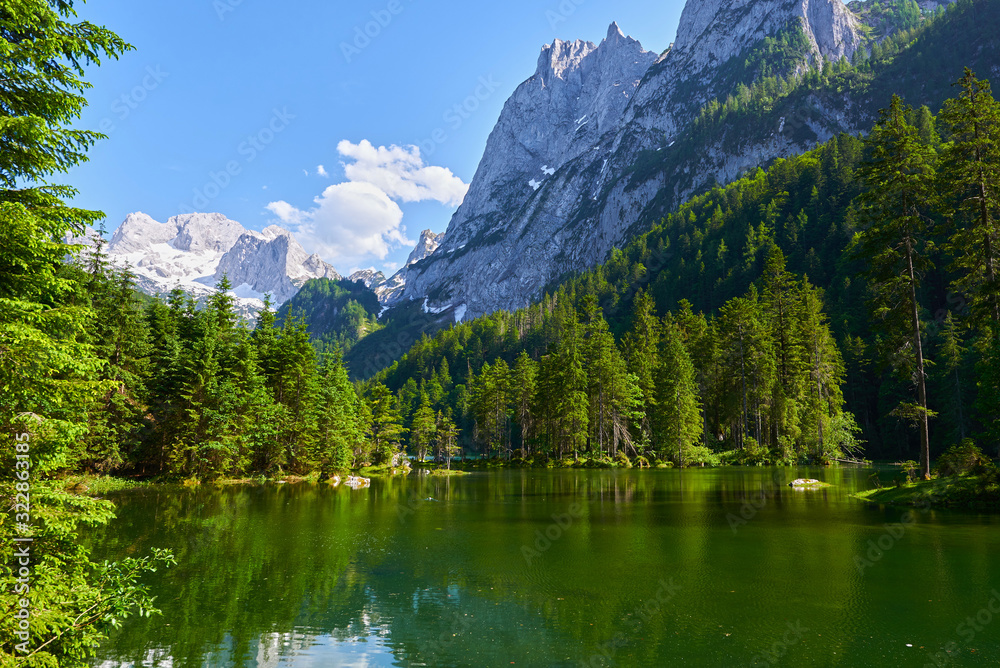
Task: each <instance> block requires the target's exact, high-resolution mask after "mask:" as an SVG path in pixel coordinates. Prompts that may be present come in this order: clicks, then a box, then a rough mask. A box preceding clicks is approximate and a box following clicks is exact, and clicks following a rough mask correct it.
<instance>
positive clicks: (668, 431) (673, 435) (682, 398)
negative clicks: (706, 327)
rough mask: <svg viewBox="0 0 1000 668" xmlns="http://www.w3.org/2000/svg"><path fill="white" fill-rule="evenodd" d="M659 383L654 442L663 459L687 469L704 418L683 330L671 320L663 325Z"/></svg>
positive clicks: (654, 413) (699, 437) (698, 438)
mask: <svg viewBox="0 0 1000 668" xmlns="http://www.w3.org/2000/svg"><path fill="white" fill-rule="evenodd" d="M656 381H657V382H656V408H655V410H654V412H653V419H652V423H653V434H654V438H655V443H656V445H657V448H658V450H659V451H660V452H661V453H662V454H663V456H665V457H669V458H670V459H672V460H673V461H674V462H675V463H676V464H677V465H678V466H684V465H685V464H686V463H690V456H689V451H690V449H691V447H692V446H694V445H695V444H696V443H697V442H698V441H699V440H700V439H701V435H702V415H701V406H700V402H699V399H698V384H697V380H696V378H695V370H694V364H693V363H692V362H691V357H690V355H689V354H688V351H687V349H685V347H684V343H683V342H682V341H681V332H680V328H679V327H678V326H677V325H676V324H675V323H674V322H672V321H671V320H669V319H668V320H667V321H666V322H665V324H664V326H663V338H662V340H661V343H660V356H659V364H658V368H657V376H656Z"/></svg>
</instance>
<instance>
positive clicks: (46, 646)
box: [0, 0, 169, 666]
mask: <svg viewBox="0 0 1000 668" xmlns="http://www.w3.org/2000/svg"><path fill="white" fill-rule="evenodd" d="M74 18H75V14H74V12H73V3H72V2H71V1H60V2H43V1H41V0H23V1H20V2H15V3H4V4H3V6H2V7H0V99H2V100H3V103H2V113H0V446H2V447H0V471H2V473H0V495H2V496H3V497H4V498H7V499H13V498H14V493H15V471H16V470H18V469H20V467H15V454H16V453H25V452H27V453H28V454H29V459H30V464H31V465H30V470H29V478H30V501H31V518H30V519H31V526H30V527H29V528H27V529H25V528H22V529H21V530H20V531H19V533H20V534H21V536H22V537H27V536H28V535H29V534H30V537H31V539H32V540H33V543H32V545H31V584H32V586H31V589H30V592H25V593H24V594H22V596H23V597H26V598H27V599H28V600H29V602H30V607H31V612H32V616H31V624H30V626H29V628H28V629H27V633H28V637H27V638H26V639H24V642H23V645H22V649H23V650H24V651H21V650H19V649H17V648H15V644H16V643H18V642H19V640H20V639H18V638H17V637H16V636H15V635H14V631H15V629H16V626H15V622H16V620H15V619H14V617H13V614H9V612H8V611H13V610H14V609H15V602H16V599H18V598H20V597H19V596H18V595H17V594H16V593H15V592H14V585H15V576H14V571H13V564H15V559H14V543H13V540H12V539H13V538H14V535H15V534H14V525H13V523H12V522H9V521H6V522H3V523H2V524H0V545H2V549H0V564H2V566H0V591H2V593H0V608H2V609H3V610H4V611H5V615H4V618H3V620H2V621H0V632H2V639H0V664H3V665H15V664H17V665H25V666H28V665H33V666H34V665H39V666H40V665H46V666H58V665H62V666H83V665H86V664H87V663H88V661H87V659H88V658H89V657H90V656H91V655H92V654H93V653H94V652H93V650H94V646H95V645H96V644H97V643H98V642H99V641H100V640H102V639H103V638H104V637H105V634H106V633H107V632H108V631H109V630H110V628H111V625H112V623H113V622H115V621H117V620H118V619H121V618H122V617H125V616H128V615H129V614H132V613H134V612H135V611H137V610H138V611H140V612H145V611H149V610H150V609H152V600H151V598H150V596H149V595H148V594H147V593H146V592H145V590H144V589H143V588H141V587H139V586H138V578H139V577H140V576H141V575H142V574H143V573H144V572H145V571H147V570H152V568H153V562H154V561H159V562H162V561H169V557H168V556H167V555H163V554H160V555H158V556H154V557H153V558H144V559H131V560H127V561H126V562H123V563H118V564H106V565H104V566H103V567H102V566H99V565H98V564H95V563H93V562H91V560H90V552H89V549H88V548H87V547H86V546H85V545H84V543H83V541H81V540H79V539H78V536H77V530H78V527H79V526H80V525H81V524H83V523H86V524H91V525H93V524H103V523H106V522H107V521H109V520H110V519H111V517H112V516H113V508H112V506H111V504H110V503H109V502H106V501H100V500H97V499H90V498H86V497H76V496H74V495H71V494H69V493H68V492H66V491H65V489H64V486H63V485H62V484H61V483H60V482H59V481H58V480H53V478H54V477H55V476H56V475H57V474H58V472H59V471H61V470H65V469H72V468H73V467H75V466H76V464H77V463H78V462H77V461H76V459H77V457H78V456H79V455H80V454H82V453H81V451H80V449H79V448H78V447H77V443H78V441H79V440H80V439H83V438H85V437H86V436H87V432H88V428H89V425H88V417H89V416H88V410H89V409H91V408H92V407H93V406H94V403H95V401H97V400H98V399H99V398H100V397H103V396H104V395H105V393H107V392H109V391H113V390H114V387H113V386H112V384H111V383H109V382H107V380H106V379H105V380H102V379H101V378H100V372H101V360H100V359H99V357H98V356H97V355H95V352H94V349H93V346H92V345H91V343H90V342H89V341H88V335H87V332H88V330H89V327H90V325H91V324H92V322H93V318H94V311H93V309H92V308H91V307H90V305H89V304H87V303H86V296H85V292H84V291H85V283H84V282H83V281H82V280H81V276H80V273H79V272H78V271H74V270H73V269H72V268H70V267H67V266H66V265H65V263H64V262H63V259H64V258H65V257H66V256H67V255H70V254H72V253H74V251H75V249H74V248H73V247H72V246H70V245H68V244H66V243H65V242H64V241H63V239H65V238H66V237H67V235H80V234H82V233H84V230H85V229H86V227H87V225H90V224H93V223H94V222H95V221H97V220H100V219H101V218H103V214H101V213H100V212H97V211H86V210H83V209H78V208H73V207H69V206H67V205H66V204H65V202H64V200H67V199H70V198H72V197H73V196H75V195H76V194H77V193H76V191H75V190H74V189H72V188H69V187H66V186H58V185H51V184H49V183H48V179H49V177H50V176H51V175H53V174H55V173H59V172H64V171H66V170H68V169H70V168H72V167H74V166H76V165H79V164H80V163H82V162H84V161H85V160H86V151H87V150H88V149H89V148H90V147H91V146H92V145H93V144H94V142H95V141H96V140H97V139H100V138H102V136H101V135H99V134H97V133H94V132H89V131H84V130H72V129H69V125H70V124H71V123H73V122H74V121H75V120H76V119H78V118H79V117H80V114H81V111H82V110H83V108H84V107H85V106H86V99H85V98H84V97H83V92H84V91H85V90H86V89H87V88H88V87H89V84H88V83H87V82H86V81H85V80H83V78H82V77H83V73H84V69H83V67H84V65H85V64H88V63H91V62H99V60H100V58H103V57H109V58H117V57H118V56H119V55H120V54H121V53H122V52H124V51H125V50H126V49H127V48H129V47H128V46H127V45H126V44H125V42H123V41H122V40H121V38H119V37H118V36H117V35H115V34H114V33H113V32H111V31H110V30H107V29H105V28H101V27H98V26H95V25H93V24H90V23H87V22H79V23H73V22H72V20H73V19H74ZM17 480H18V484H24V482H22V480H23V479H21V478H17ZM21 491H23V490H21ZM116 572H117V573H121V574H123V576H122V577H121V578H120V579H118V581H117V582H116V583H115V585H114V586H113V587H112V586H111V585H110V584H108V581H106V580H103V579H102V574H108V575H111V574H114V573H116Z"/></svg>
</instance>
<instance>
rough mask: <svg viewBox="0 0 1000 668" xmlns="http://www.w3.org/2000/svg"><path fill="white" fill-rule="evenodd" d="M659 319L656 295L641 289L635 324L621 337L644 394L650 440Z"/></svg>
mask: <svg viewBox="0 0 1000 668" xmlns="http://www.w3.org/2000/svg"><path fill="white" fill-rule="evenodd" d="M659 344H660V320H659V318H657V317H656V313H655V306H654V303H653V298H652V297H651V296H650V295H649V294H648V293H646V292H643V291H639V293H638V294H636V297H635V300H634V301H633V303H632V326H631V328H630V329H629V332H628V333H627V334H626V335H625V338H624V339H623V340H622V347H623V349H624V356H625V362H626V366H627V368H628V370H629V372H630V373H632V374H634V375H635V377H636V381H637V383H638V386H639V390H640V391H641V393H642V408H643V419H642V425H641V431H642V436H643V437H645V438H646V439H647V440H651V437H652V436H651V428H650V424H649V417H648V416H650V415H651V414H652V412H653V410H654V409H655V406H656V374H657V368H658V365H659V363H660V355H659Z"/></svg>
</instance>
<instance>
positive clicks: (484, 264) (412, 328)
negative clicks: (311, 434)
mask: <svg viewBox="0 0 1000 668" xmlns="http://www.w3.org/2000/svg"><path fill="white" fill-rule="evenodd" d="M880 30H881V31H883V32H881V33H878V34H876V35H875V37H878V39H880V40H881V41H880V42H879V43H878V46H877V48H874V49H873V53H872V57H868V54H867V51H865V50H862V51H861V52H860V53H859V54H858V55H857V56H856V57H855V64H854V65H851V64H849V63H846V62H841V63H839V64H836V65H835V64H829V65H826V66H824V69H823V70H822V71H819V70H815V69H813V70H806V71H805V72H803V73H802V74H801V75H798V76H797V77H792V78H790V79H789V80H788V81H786V82H785V83H784V84H783V85H780V82H779V81H778V80H777V78H775V77H773V76H772V74H771V72H773V71H774V70H773V67H774V65H775V64H778V65H779V66H780V65H781V63H786V65H785V66H786V67H790V65H788V64H789V63H793V62H800V61H801V57H803V56H807V54H808V53H810V52H809V48H810V47H809V42H808V39H807V38H806V37H805V34H804V32H802V31H797V30H794V26H793V29H786V30H784V31H779V33H778V34H777V35H775V36H772V37H770V38H766V39H765V40H763V41H761V42H759V43H757V44H756V45H755V46H754V48H753V49H751V50H750V51H749V52H747V53H746V54H745V55H746V57H744V58H738V59H733V60H734V62H732V63H731V65H730V67H728V68H724V70H725V71H721V72H720V75H719V76H720V77H723V78H728V80H733V79H739V78H740V77H743V76H750V78H751V79H753V78H754V77H756V78H757V83H756V84H754V85H753V86H750V87H747V90H746V91H745V94H744V95H743V96H740V97H735V98H731V99H723V101H722V102H721V103H719V102H716V101H714V100H713V101H711V102H710V103H709V104H707V105H705V106H704V107H703V108H702V109H701V110H700V111H699V113H698V115H697V116H696V118H695V120H694V121H693V122H692V123H691V125H690V128H689V129H688V130H687V131H685V132H684V133H681V134H679V135H678V136H677V137H676V138H674V139H672V140H671V142H668V143H667V144H666V145H665V146H663V147H658V148H660V149H661V150H656V149H650V150H643V151H637V152H636V153H634V154H632V155H631V161H630V162H628V163H627V165H626V166H625V167H618V168H616V170H614V171H612V169H611V168H610V167H609V168H608V174H607V175H606V179H607V181H608V184H607V185H606V186H605V187H604V189H603V190H602V192H601V193H599V194H598V198H597V200H594V199H591V198H586V201H583V202H582V205H581V208H580V210H579V211H575V210H574V209H573V208H572V206H570V205H567V208H566V214H565V216H564V217H563V218H562V219H560V220H557V221H554V222H552V223H551V227H552V229H554V230H555V231H552V230H551V229H550V231H549V233H548V236H542V235H541V234H540V232H539V231H538V230H539V229H544V226H541V222H543V221H542V220H541V219H540V218H539V219H536V220H534V221H533V224H534V225H536V227H534V228H532V229H529V230H527V231H522V232H520V233H514V232H511V233H510V234H507V235H505V234H504V230H503V229H499V230H498V231H496V232H495V233H494V235H493V236H494V238H493V239H492V240H490V241H489V243H487V244H484V245H483V246H481V247H477V248H474V247H473V246H468V247H466V248H464V249H460V250H458V251H457V252H456V251H454V250H452V251H449V242H448V237H449V235H451V234H452V230H451V228H449V231H448V232H447V233H446V235H445V240H444V241H443V243H442V247H441V249H440V250H439V251H438V252H437V253H435V254H434V255H432V256H430V257H429V258H427V259H426V260H424V261H423V262H421V263H419V264H417V265H416V266H415V271H414V272H413V275H412V278H413V280H412V282H411V283H410V284H409V286H408V288H407V294H409V295H410V296H412V298H413V301H412V302H409V303H410V304H423V303H424V302H423V296H422V295H421V290H419V289H418V288H419V287H420V286H421V285H423V286H426V287H428V288H429V290H428V294H429V295H430V299H429V300H428V305H429V306H430V307H431V308H435V310H437V309H439V308H440V307H441V306H442V305H443V304H449V303H450V304H453V305H454V306H458V307H461V306H462V305H463V304H465V303H466V300H468V301H471V299H472V298H477V299H479V300H480V301H479V302H478V303H479V304H480V309H481V310H482V311H483V312H486V311H491V310H492V309H493V308H494V307H493V305H495V304H500V303H504V304H510V305H512V306H507V305H505V306H503V308H507V309H508V310H512V309H513V307H516V306H520V305H523V304H525V303H528V302H531V301H533V300H535V299H536V298H537V297H538V296H539V295H540V294H541V292H542V291H543V290H546V289H547V290H551V289H554V287H555V286H556V285H558V283H559V280H560V277H563V276H565V275H572V274H575V273H577V272H579V271H580V270H581V269H585V268H587V267H590V266H594V265H595V264H599V263H600V262H603V261H605V260H606V259H607V257H608V256H609V253H610V248H612V247H614V246H619V247H621V246H624V245H626V243H627V240H628V239H631V238H634V236H635V235H638V234H641V233H644V232H646V231H648V230H649V229H650V228H651V227H652V226H654V225H655V224H657V223H658V222H659V221H660V220H661V219H662V218H663V217H664V216H667V215H669V214H670V213H671V212H673V211H676V209H677V207H678V205H680V204H681V203H682V202H684V201H686V200H688V199H689V198H690V197H691V195H692V194H694V193H698V192H705V191H707V190H709V189H710V188H712V187H714V186H715V185H718V184H721V183H726V182H728V181H732V180H733V179H735V178H737V177H738V176H740V175H741V174H744V173H748V172H750V170H752V169H754V168H756V167H757V166H758V165H761V164H763V165H765V166H766V165H767V164H769V162H770V160H765V159H764V158H763V157H762V156H768V155H771V156H774V155H778V156H794V155H798V154H800V153H802V150H801V147H809V148H811V147H813V146H815V145H816V143H817V142H820V141H826V140H828V139H829V138H831V137H833V136H835V135H836V134H837V133H839V132H841V131H844V132H847V133H849V134H857V133H859V132H862V131H866V130H867V129H868V128H870V127H871V124H872V123H873V122H874V119H875V118H876V115H877V111H878V109H879V108H881V107H884V106H886V105H887V104H888V101H889V97H890V96H891V94H892V93H893V92H899V93H901V94H902V95H903V96H904V97H905V98H906V100H907V101H908V102H909V103H911V104H913V105H916V106H919V105H921V104H926V105H928V106H930V108H931V109H932V110H937V109H938V108H940V105H941V103H942V102H943V100H944V99H946V98H947V97H948V96H950V95H951V94H952V92H953V90H952V86H951V84H952V82H953V81H954V80H955V79H957V78H958V76H959V75H960V74H961V71H962V68H963V67H964V66H966V65H968V66H970V67H972V68H973V69H974V70H976V71H977V72H978V73H979V74H980V75H981V76H984V77H991V78H995V77H997V76H1000V2H998V0H988V1H987V0H979V1H977V2H976V3H972V2H970V1H969V0H961V1H960V2H958V3H956V4H952V5H950V6H949V10H948V11H947V12H946V13H945V14H943V15H941V16H939V18H936V19H934V20H933V21H926V20H925V22H924V24H923V25H922V26H921V27H920V28H919V29H918V30H916V31H912V32H898V31H896V33H895V34H894V35H892V36H891V37H886V35H885V32H890V33H891V32H893V31H894V30H895V29H894V28H893V27H892V25H891V24H887V23H885V22H883V24H881V27H880ZM735 61H738V62H735ZM661 62H663V59H661ZM769 68H771V69H769ZM748 72H749V73H750V74H749V75H748V74H747V73H748ZM765 75H766V76H765ZM838 128H839V129H838ZM670 143H672V144H673V145H670ZM485 159H486V158H484V160H485ZM569 167H572V165H570V166H569ZM597 167H598V168H600V165H598V166H597ZM591 168H592V169H593V167H591ZM564 170H567V171H569V170H568V168H564ZM562 172H563V170H559V172H557V174H556V175H555V176H553V177H550V181H557V180H558V181H559V183H558V184H554V183H553V184H549V183H547V184H545V185H543V186H542V188H540V190H539V193H538V195H542V194H545V195H546V196H548V197H550V198H553V199H554V198H557V197H566V198H568V199H569V200H572V199H573V197H574V195H573V187H574V183H575V180H574V179H575V177H572V178H566V179H563V175H562ZM550 185H552V186H553V187H554V186H555V185H558V186H559V188H560V189H561V191H560V192H561V194H560V192H555V191H553V192H549V187H550ZM649 191H654V194H653V195H652V196H650V195H649V194H648V192H649ZM612 192H626V193H629V194H630V196H634V193H635V192H639V193H640V194H642V196H643V199H642V201H643V202H645V204H644V205H642V207H641V208H635V207H632V208H629V207H622V208H621V209H619V211H618V214H619V216H620V218H621V223H620V227H621V229H623V230H624V231H623V232H622V233H621V237H622V240H621V242H620V243H616V244H610V242H607V243H608V244H609V246H608V247H609V250H607V251H605V250H603V249H601V248H598V246H599V245H600V244H601V243H605V242H606V240H604V239H603V238H602V237H601V236H600V234H601V227H600V225H599V224H598V223H597V222H595V217H597V216H600V215H603V214H602V210H603V209H602V207H606V204H607V201H608V197H609V195H608V193H612ZM571 204H572V202H571ZM636 206H638V205H636ZM570 214H572V215H574V216H576V218H574V219H568V218H567V217H566V216H569V215H570ZM627 221H632V224H631V226H629V225H628V223H627ZM591 230H595V232H593V233H592V232H591ZM565 239H569V240H570V241H571V244H572V245H573V248H576V249H577V250H575V251H574V252H573V254H570V252H569V251H568V250H566V249H564V248H561V245H562V244H564V240H565ZM692 253H693V251H692ZM682 259H684V260H685V261H686V262H689V263H691V262H697V261H699V259H698V258H696V257H694V256H693V255H692V256H690V257H686V256H685V257H682ZM547 261H551V266H549V265H546V262H547ZM493 262H496V263H499V264H500V268H502V269H503V272H504V274H500V275H499V276H498V275H497V274H496V269H495V268H494V267H493V265H492V264H491V263H493ZM532 262H534V263H535V265H534V266H533V267H528V269H525V268H523V267H522V265H523V264H525V263H528V264H530V263H532ZM504 263H508V264H509V266H508V264H504ZM463 267H464V268H465V269H467V270H468V275H467V276H466V275H462V274H460V273H459V270H460V269H462V268H463ZM505 267H506V268H505ZM530 271H534V272H536V277H535V278H536V280H541V277H543V276H549V278H547V279H546V280H545V282H544V283H542V284H541V286H540V287H538V288H537V289H536V288H535V283H533V282H527V283H526V284H521V281H523V280H524V278H525V276H528V275H529V273H528V272H530ZM435 277H436V278H435ZM432 279H434V280H432ZM439 279H440V280H441V283H440V284H439V283H436V282H435V281H437V280H439ZM498 279H503V280H501V281H498ZM510 286H513V289H512V287H510ZM533 291H534V292H533ZM401 306H406V309H407V310H406V313H405V314H404V313H399V314H395V313H394V311H395V310H396V309H395V308H394V309H390V310H389V311H388V312H387V313H386V315H385V318H386V322H387V324H386V327H385V328H384V329H383V330H381V331H379V332H376V333H375V334H374V335H372V337H370V340H366V341H365V342H364V348H365V350H366V351H367V356H366V357H365V358H364V359H359V360H358V362H357V364H355V366H354V368H353V371H354V373H355V374H357V375H359V376H363V377H367V376H369V375H371V373H372V369H373V368H374V369H377V368H379V367H380V366H384V365H386V364H388V363H391V362H392V360H394V359H396V358H397V357H398V356H399V354H400V352H399V350H400V341H399V340H397V337H399V338H400V339H401V341H402V343H403V344H405V345H403V346H402V347H403V349H404V350H405V348H406V347H407V346H408V345H411V344H412V343H414V342H415V341H417V340H418V339H419V337H420V335H421V333H422V332H429V333H433V332H434V331H436V330H437V329H439V328H441V327H446V326H448V325H449V323H453V322H454V321H455V318H454V317H453V316H454V312H455V308H454V306H453V307H452V308H448V309H445V310H443V311H438V313H436V314H430V315H433V316H434V317H429V315H428V314H423V315H421V314H420V312H419V309H418V310H416V311H415V310H414V309H413V308H410V307H409V306H408V305H407V304H406V303H404V304H402V305H401ZM397 308H400V307H397ZM474 315H475V310H474V309H472V307H471V306H469V312H468V314H466V319H469V318H470V317H472V316H474ZM394 321H396V322H398V323H399V324H395V322H394ZM417 323H420V324H419V326H418V324H417ZM421 327H423V329H420V328H421Z"/></svg>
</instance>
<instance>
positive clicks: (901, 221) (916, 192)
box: [855, 95, 935, 478]
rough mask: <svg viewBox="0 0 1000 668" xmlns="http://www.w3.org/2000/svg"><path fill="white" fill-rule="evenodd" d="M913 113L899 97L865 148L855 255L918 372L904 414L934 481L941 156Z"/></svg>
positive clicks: (923, 467) (909, 368)
mask: <svg viewBox="0 0 1000 668" xmlns="http://www.w3.org/2000/svg"><path fill="white" fill-rule="evenodd" d="M908 113H909V108H908V107H905V106H904V105H903V101H902V100H901V99H900V98H899V97H898V96H895V95H894V96H893V98H892V103H891V104H890V106H889V108H888V109H883V110H882V111H880V112H879V121H878V123H877V124H876V126H875V128H874V129H873V130H872V133H871V134H870V135H869V136H868V138H867V139H866V140H865V146H866V148H867V149H868V151H869V153H870V156H869V158H868V160H867V161H866V162H864V163H862V165H861V167H859V168H858V178H859V179H860V180H861V182H862V184H863V186H864V191H863V192H862V194H861V195H860V196H859V198H858V203H859V205H860V207H861V211H860V214H861V219H862V221H863V222H864V223H865V225H866V227H865V229H864V231H863V232H861V233H860V234H859V235H858V236H857V238H856V239H855V248H856V253H857V256H858V257H859V258H861V259H862V260H864V261H865V262H866V263H867V270H866V274H867V276H868V279H869V285H870V288H871V290H872V293H873V303H874V305H875V316H876V317H877V318H878V319H879V320H882V321H883V322H884V323H885V324H884V327H885V329H886V331H887V333H888V334H889V336H890V339H891V340H892V341H894V342H898V346H896V347H897V349H902V348H906V349H907V351H906V353H905V354H904V355H903V356H902V359H904V360H905V361H904V364H903V371H904V372H905V373H907V374H909V373H911V372H912V375H913V380H914V383H915V385H916V391H917V397H916V398H917V401H916V403H915V404H914V403H908V402H904V404H901V405H900V407H899V409H898V412H899V414H900V415H902V416H904V417H907V418H909V419H911V420H913V421H914V422H915V423H916V424H917V426H918V427H919V430H920V471H921V475H922V476H923V477H924V478H929V477H930V470H931V469H930V434H929V424H928V421H929V417H930V415H929V413H928V409H927V403H928V402H927V374H926V369H925V367H926V363H925V360H924V351H923V341H922V338H921V328H922V321H921V317H920V302H919V299H918V296H917V295H918V290H919V288H920V279H921V275H922V273H923V272H925V271H927V270H928V269H929V268H930V267H931V262H930V259H929V255H930V252H931V250H932V245H931V242H930V240H929V235H928V229H929V226H930V219H929V216H928V209H929V207H930V206H931V205H932V203H933V201H934V162H935V155H934V152H933V151H932V150H931V148H930V147H928V146H927V145H925V144H923V143H922V142H921V141H920V139H919V137H918V134H917V130H916V128H914V127H913V126H912V125H910V124H909V123H908V122H907V120H906V117H907V114H908Z"/></svg>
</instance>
